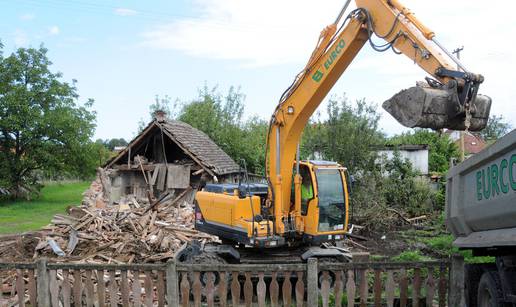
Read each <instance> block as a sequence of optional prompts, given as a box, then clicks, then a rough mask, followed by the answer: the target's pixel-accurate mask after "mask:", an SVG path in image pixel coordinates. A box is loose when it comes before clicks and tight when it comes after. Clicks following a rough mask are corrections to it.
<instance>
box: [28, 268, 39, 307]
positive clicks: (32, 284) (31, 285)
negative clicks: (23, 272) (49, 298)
mask: <svg viewBox="0 0 516 307" xmlns="http://www.w3.org/2000/svg"><path fill="white" fill-rule="evenodd" d="M28 273H29V274H28V275H29V282H28V285H27V287H28V290H29V302H30V305H31V306H37V301H38V296H37V291H36V277H35V276H34V270H28Z"/></svg>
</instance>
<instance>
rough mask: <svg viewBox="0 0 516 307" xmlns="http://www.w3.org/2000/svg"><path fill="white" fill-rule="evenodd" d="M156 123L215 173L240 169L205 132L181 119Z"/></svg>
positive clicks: (219, 173) (226, 172)
mask: <svg viewBox="0 0 516 307" xmlns="http://www.w3.org/2000/svg"><path fill="white" fill-rule="evenodd" d="M156 124H157V125H162V126H163V129H164V130H165V131H166V132H168V133H167V134H168V135H169V136H171V138H172V139H173V140H174V141H175V142H176V143H178V145H180V146H181V147H182V148H183V149H185V151H187V154H189V155H192V156H194V157H195V158H197V159H198V160H199V161H200V162H201V164H203V166H205V167H207V168H209V169H210V170H212V171H213V172H214V173H216V174H218V175H225V174H230V173H236V172H238V171H239V166H238V164H236V163H235V161H233V159H231V157H230V156H228V154H227V153H226V152H224V151H223V150H222V149H221V148H220V147H219V146H218V145H217V144H215V142H213V140H212V139H210V137H208V136H207V135H206V134H205V133H204V132H202V131H200V130H198V129H195V128H194V127H192V126H190V125H188V124H187V123H183V122H180V121H172V120H167V121H165V122H162V123H158V122H156Z"/></svg>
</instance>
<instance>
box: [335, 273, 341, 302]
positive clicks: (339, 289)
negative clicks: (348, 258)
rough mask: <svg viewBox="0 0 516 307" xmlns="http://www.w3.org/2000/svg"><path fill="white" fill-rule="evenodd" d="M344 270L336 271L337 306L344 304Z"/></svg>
mask: <svg viewBox="0 0 516 307" xmlns="http://www.w3.org/2000/svg"><path fill="white" fill-rule="evenodd" d="M341 278H342V271H337V272H335V286H334V287H333V290H334V291H335V307H341V305H342V279H341Z"/></svg>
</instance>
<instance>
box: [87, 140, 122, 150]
mask: <svg viewBox="0 0 516 307" xmlns="http://www.w3.org/2000/svg"><path fill="white" fill-rule="evenodd" d="M95 143H100V144H103V145H104V146H105V147H106V148H107V149H109V150H114V149H115V147H120V146H127V144H129V143H128V142H127V141H126V140H125V139H124V138H119V139H117V138H114V139H106V140H102V139H98V140H96V141H95Z"/></svg>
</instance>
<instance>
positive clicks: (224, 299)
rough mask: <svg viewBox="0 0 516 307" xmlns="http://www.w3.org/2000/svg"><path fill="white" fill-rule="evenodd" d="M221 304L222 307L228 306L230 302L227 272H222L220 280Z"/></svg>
mask: <svg viewBox="0 0 516 307" xmlns="http://www.w3.org/2000/svg"><path fill="white" fill-rule="evenodd" d="M218 292H219V304H220V306H221V307H226V306H227V304H228V280H227V277H226V272H220V281H219V291H218Z"/></svg>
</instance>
